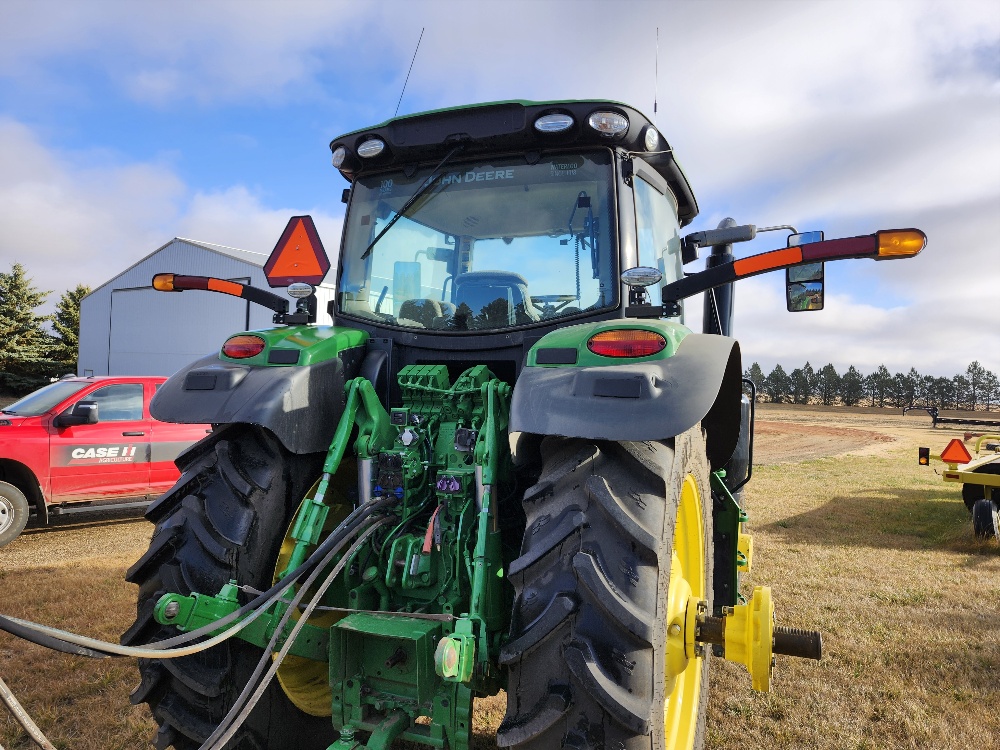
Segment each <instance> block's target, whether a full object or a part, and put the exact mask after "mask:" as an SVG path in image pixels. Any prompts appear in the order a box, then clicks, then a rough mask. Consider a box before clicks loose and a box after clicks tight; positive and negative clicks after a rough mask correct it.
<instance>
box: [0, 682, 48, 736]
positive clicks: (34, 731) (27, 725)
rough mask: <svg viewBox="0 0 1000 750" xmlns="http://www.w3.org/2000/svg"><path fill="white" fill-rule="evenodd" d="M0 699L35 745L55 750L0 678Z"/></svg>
mask: <svg viewBox="0 0 1000 750" xmlns="http://www.w3.org/2000/svg"><path fill="white" fill-rule="evenodd" d="M0 700H2V701H3V704H4V705H5V706H7V708H8V709H9V710H10V712H11V714H13V716H14V719H15V720H16V721H17V723H18V724H20V725H21V728H22V729H23V730H24V731H25V732H26V733H27V735H28V736H29V737H30V738H31V739H32V741H33V742H34V743H35V744H36V745H38V746H39V747H40V748H42V750H56V748H55V746H54V745H53V744H52V743H51V742H49V741H48V739H47V738H46V737H45V735H44V734H42V730H41V729H39V728H38V725H37V724H35V722H33V721H32V720H31V717H30V716H28V712H27V711H25V710H24V708H23V707H22V706H21V704H20V703H18V700H17V698H15V697H14V694H13V693H12V692H11V691H10V688H9V687H7V683H5V682H4V681H3V680H2V679H0ZM0 750H3V745H0Z"/></svg>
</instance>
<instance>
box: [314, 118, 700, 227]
mask: <svg viewBox="0 0 1000 750" xmlns="http://www.w3.org/2000/svg"><path fill="white" fill-rule="evenodd" d="M594 112H615V113H617V114H620V115H624V116H625V118H626V119H627V120H628V127H627V129H625V130H624V131H623V132H621V133H619V134H617V135H614V136H608V135H605V134H602V133H599V132H598V131H596V130H595V129H593V128H591V127H590V126H589V125H588V124H587V120H588V118H589V117H590V115H591V114H593V113H594ZM552 114H564V115H569V116H570V117H571V118H572V119H573V124H572V125H571V126H570V127H569V128H568V129H566V130H564V131H562V132H558V133H544V132H540V131H538V130H537V129H536V128H535V127H534V125H535V122H536V120H538V118H539V117H544V116H545V115H552ZM653 127H654V126H653V124H652V123H651V122H650V121H649V118H647V117H646V116H645V115H644V114H642V113H641V112H640V111H639V110H637V109H635V108H633V107H630V106H629V105H627V104H622V103H621V102H615V101H609V100H597V99H586V100H566V101H551V102H533V101H525V100H511V101H502V102H487V103H484V104H472V105H466V106H462V107H450V108H447V109H435V110H430V111H427V112H418V113H416V114H411V115H403V116H401V117H395V118H392V119H390V120H386V121H385V122H383V123H380V124H378V125H374V126H372V127H368V128H362V129H360V130H354V131H351V132H350V133H345V134H344V135H342V136H340V137H338V138H335V139H334V140H333V141H331V143H330V150H331V151H335V150H336V149H337V148H338V147H340V146H343V147H344V149H345V150H346V156H345V158H344V161H343V163H342V164H341V165H340V167H339V169H340V173H341V174H342V175H343V176H344V178H345V179H347V180H348V181H352V180H354V179H355V178H357V177H359V176H361V175H364V174H369V173H372V172H380V171H384V170H388V169H393V168H397V169H398V168H399V167H401V166H403V165H406V164H414V163H423V162H433V161H439V160H440V159H442V158H443V157H444V156H445V155H447V154H448V153H449V152H450V151H452V150H453V149H454V148H455V147H456V146H461V156H462V157H468V156H481V155H484V154H510V153H525V154H530V153H532V152H535V153H540V152H542V151H565V150H570V149H579V148H581V147H590V148H593V147H600V146H604V147H611V148H615V149H618V150H620V151H624V152H627V153H628V154H629V155H631V156H637V157H640V158H642V159H643V160H644V161H645V162H646V163H648V164H649V165H650V166H651V167H653V168H654V169H655V170H656V171H657V172H658V173H659V174H660V175H661V176H662V177H663V178H664V179H665V180H666V181H667V184H668V185H670V188H671V190H673V192H674V195H675V196H676V197H677V201H678V214H679V216H678V218H679V219H680V221H681V224H682V225H686V224H689V223H690V222H691V221H692V220H693V219H694V217H695V216H697V215H698V203H697V201H696V199H695V197H694V193H693V191H692V190H691V185H690V183H689V182H688V179H687V176H686V175H685V174H684V171H683V170H682V169H681V167H680V165H679V164H678V162H677V160H676V158H675V157H674V154H673V150H672V149H671V148H670V145H669V144H668V143H667V142H666V140H665V139H664V138H663V136H662V134H660V135H659V137H658V139H657V146H656V150H655V151H647V149H646V145H645V143H646V134H647V132H648V131H649V129H651V128H653ZM372 138H378V139H380V140H382V141H383V142H384V143H385V145H386V148H384V149H383V150H382V152H381V153H380V154H378V155H377V156H374V157H370V158H362V157H360V156H358V153H357V149H358V146H359V145H360V144H362V143H364V142H365V141H368V140H370V139H372Z"/></svg>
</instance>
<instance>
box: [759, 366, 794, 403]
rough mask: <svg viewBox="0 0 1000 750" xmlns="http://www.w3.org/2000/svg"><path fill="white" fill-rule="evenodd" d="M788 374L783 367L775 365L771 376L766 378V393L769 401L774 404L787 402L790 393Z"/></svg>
mask: <svg viewBox="0 0 1000 750" xmlns="http://www.w3.org/2000/svg"><path fill="white" fill-rule="evenodd" d="M789 386H790V383H789V380H788V374H787V373H786V372H785V370H784V369H783V368H782V366H781V365H775V366H774V369H773V370H771V372H770V374H769V375H768V376H767V377H766V378H764V392H765V393H766V394H767V400H768V401H770V402H771V403H773V404H780V403H782V402H783V401H784V400H785V397H786V396H787V395H788V392H789Z"/></svg>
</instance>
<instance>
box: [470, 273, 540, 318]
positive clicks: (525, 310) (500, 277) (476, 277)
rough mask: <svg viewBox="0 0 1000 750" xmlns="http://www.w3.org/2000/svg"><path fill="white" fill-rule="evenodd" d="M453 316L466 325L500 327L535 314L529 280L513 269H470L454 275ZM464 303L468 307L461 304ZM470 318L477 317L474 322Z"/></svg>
mask: <svg viewBox="0 0 1000 750" xmlns="http://www.w3.org/2000/svg"><path fill="white" fill-rule="evenodd" d="M455 305H456V307H457V308H458V309H457V311H456V313H455V314H456V316H461V315H463V314H464V315H465V316H466V317H467V318H468V320H466V321H459V322H460V323H462V324H464V325H463V326H462V327H468V328H503V327H506V326H509V325H517V324H520V323H529V322H531V321H533V320H534V319H535V318H534V317H533V316H532V315H531V306H530V305H529V304H528V282H527V280H526V279H525V278H524V277H523V276H521V275H520V274H517V273H514V272H513V271H471V272H469V273H465V274H462V275H461V276H459V277H458V278H456V279H455ZM463 305H465V306H466V307H467V308H468V310H465V308H463ZM473 319H478V321H479V322H478V323H477V324H473Z"/></svg>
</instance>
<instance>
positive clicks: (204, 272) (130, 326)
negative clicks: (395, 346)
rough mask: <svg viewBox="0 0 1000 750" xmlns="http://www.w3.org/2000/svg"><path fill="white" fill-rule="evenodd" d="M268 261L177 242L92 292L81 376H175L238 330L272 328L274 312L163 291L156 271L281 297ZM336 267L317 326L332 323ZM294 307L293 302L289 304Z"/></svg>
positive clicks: (85, 307)
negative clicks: (156, 283) (328, 310)
mask: <svg viewBox="0 0 1000 750" xmlns="http://www.w3.org/2000/svg"><path fill="white" fill-rule="evenodd" d="M266 261H267V255H265V254H263V253H255V252H250V251H247V250H237V249H235V248H231V247H223V246H222V245H213V244H211V243H208V242H196V241H194V240H186V239H181V238H179V237H178V238H175V239H173V240H171V241H170V242H168V243H167V244H166V245H164V246H163V247H161V248H159V249H157V250H155V251H154V252H152V253H150V254H149V255H147V256H146V257H145V258H143V259H142V260H140V261H139V262H138V263H136V264H135V265H133V266H132V267H131V268H128V269H126V270H125V271H123V272H122V273H120V274H119V275H118V276H115V277H114V278H113V279H111V280H110V281H108V282H107V283H105V284H103V285H102V286H100V287H98V288H97V289H95V290H94V291H93V292H91V293H90V294H88V295H87V296H86V297H84V298H83V301H82V302H81V303H80V359H79V365H78V367H79V373H78V374H80V375H170V374H172V373H174V372H176V371H177V370H178V369H180V368H181V367H183V366H184V365H186V364H188V363H190V362H192V361H194V360H195V359H197V358H199V357H201V356H204V355H205V354H209V353H211V352H213V351H218V349H219V348H220V347H221V346H222V343H223V342H224V341H225V340H226V338H227V337H229V336H230V335H232V334H233V333H237V332H239V331H246V330H252V329H256V328H269V327H271V326H273V323H272V322H271V316H272V315H273V312H272V311H271V310H269V309H267V308H266V307H261V306H260V305H255V304H252V303H250V302H248V301H247V300H245V299H241V298H238V297H232V296H229V295H227V294H218V293H215V292H205V291H199V290H188V291H185V292H180V293H169V292H158V291H156V290H154V289H153V287H152V279H153V276H154V275H155V274H158V273H176V274H183V275H187V276H213V277H215V278H219V279H226V280H229V281H237V282H240V283H242V284H249V285H251V286H255V287H258V288H261V289H268V290H270V291H273V292H275V293H276V294H284V290H283V289H273V290H271V289H270V287H269V286H268V283H267V279H265V278H264V269H263V267H264V263H265V262H266ZM335 278H336V274H335V269H333V268H331V269H330V273H328V274H327V282H326V283H324V284H323V285H322V286H320V287H319V288H318V289H317V290H316V297H317V300H318V303H319V304H318V306H317V307H318V310H319V317H318V321H317V322H319V323H330V322H331V320H330V317H329V315H327V313H326V307H327V302H328V301H329V300H332V299H333V293H334V284H333V280H334V279H335ZM289 303H290V305H294V301H292V300H289Z"/></svg>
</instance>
